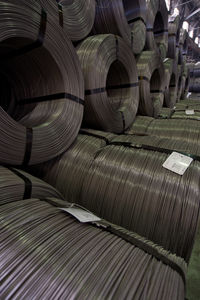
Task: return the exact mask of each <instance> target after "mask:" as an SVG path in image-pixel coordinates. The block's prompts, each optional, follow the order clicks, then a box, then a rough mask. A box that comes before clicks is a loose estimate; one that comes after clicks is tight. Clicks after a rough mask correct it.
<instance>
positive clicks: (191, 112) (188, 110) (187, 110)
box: [185, 109, 194, 115]
mask: <svg viewBox="0 0 200 300" xmlns="http://www.w3.org/2000/svg"><path fill="white" fill-rule="evenodd" d="M185 114H186V115H194V109H186V111H185Z"/></svg>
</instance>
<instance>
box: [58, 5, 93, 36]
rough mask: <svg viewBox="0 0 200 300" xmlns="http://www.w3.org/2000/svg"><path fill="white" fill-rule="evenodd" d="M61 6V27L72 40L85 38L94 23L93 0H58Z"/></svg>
mask: <svg viewBox="0 0 200 300" xmlns="http://www.w3.org/2000/svg"><path fill="white" fill-rule="evenodd" d="M57 2H58V3H59V4H60V5H61V6H62V14H63V28H64V29H65V30H66V31H67V33H68V35H69V38H70V39H71V40H72V41H80V40H83V39H84V38H86V37H87V36H88V35H89V33H90V31H91V29H92V26H93V24H94V19H95V7H96V2H95V0H75V1H74V0H73V1H69V0H58V1H57Z"/></svg>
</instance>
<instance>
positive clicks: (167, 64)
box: [164, 58, 177, 108]
mask: <svg viewBox="0 0 200 300" xmlns="http://www.w3.org/2000/svg"><path fill="white" fill-rule="evenodd" d="M164 68H165V91H164V105H165V106H166V107H168V108H173V107H174V104H175V103H176V97H177V84H176V82H177V77H176V76H177V72H174V70H173V69H174V60H172V59H170V58H167V59H166V60H165V61H164Z"/></svg>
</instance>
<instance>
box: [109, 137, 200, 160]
mask: <svg viewBox="0 0 200 300" xmlns="http://www.w3.org/2000/svg"><path fill="white" fill-rule="evenodd" d="M109 145H111V146H112V145H113V146H124V147H128V148H134V149H143V150H150V151H156V152H160V153H165V154H172V152H178V153H180V154H183V155H185V156H188V157H191V158H192V159H193V160H196V161H199V162H200V156H197V155H193V154H190V153H185V152H182V151H179V150H175V149H173V150H171V149H167V148H162V147H157V146H150V145H144V144H132V143H131V142H118V141H116V142H112V141H111V142H110V143H109Z"/></svg>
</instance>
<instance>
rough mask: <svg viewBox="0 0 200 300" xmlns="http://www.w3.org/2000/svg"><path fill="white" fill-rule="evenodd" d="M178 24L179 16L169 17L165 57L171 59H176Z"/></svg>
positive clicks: (178, 36)
mask: <svg viewBox="0 0 200 300" xmlns="http://www.w3.org/2000/svg"><path fill="white" fill-rule="evenodd" d="M179 23H180V16H171V17H169V25H168V30H169V33H168V50H167V57H169V58H171V59H175V58H176V48H177V45H179V39H180V28H179Z"/></svg>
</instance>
